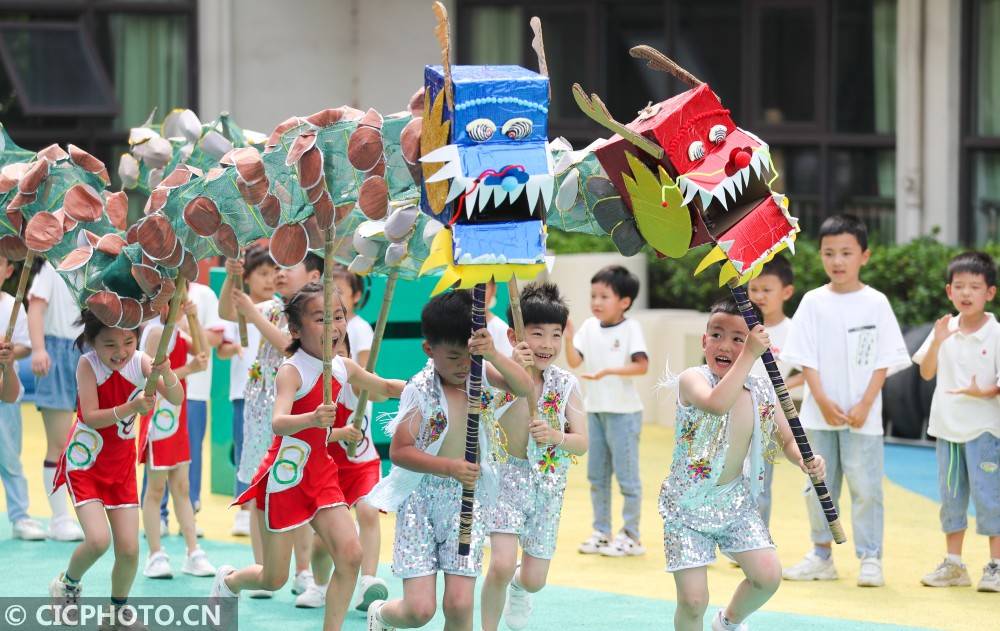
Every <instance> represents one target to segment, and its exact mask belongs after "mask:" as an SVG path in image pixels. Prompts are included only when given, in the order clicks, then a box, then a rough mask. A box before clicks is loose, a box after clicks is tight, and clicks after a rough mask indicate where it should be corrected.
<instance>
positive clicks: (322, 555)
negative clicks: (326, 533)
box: [312, 533, 333, 585]
mask: <svg viewBox="0 0 1000 631" xmlns="http://www.w3.org/2000/svg"><path fill="white" fill-rule="evenodd" d="M312 571H313V580H314V581H316V584H317V585H326V584H327V583H329V582H330V572H332V571H333V559H331V558H330V551H329V550H327V549H326V544H325V543H323V539H322V538H321V537H320V536H319V533H317V534H316V536H315V537H313V553H312Z"/></svg>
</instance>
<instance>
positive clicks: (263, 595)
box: [244, 589, 274, 600]
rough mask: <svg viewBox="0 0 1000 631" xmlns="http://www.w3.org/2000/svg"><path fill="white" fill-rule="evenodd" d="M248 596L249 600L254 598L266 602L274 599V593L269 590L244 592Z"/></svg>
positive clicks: (248, 590)
mask: <svg viewBox="0 0 1000 631" xmlns="http://www.w3.org/2000/svg"><path fill="white" fill-rule="evenodd" d="M244 591H245V592H246V594H247V598H253V599H254V600H266V599H268V598H274V592H272V591H271V590H269V589H247V590H244Z"/></svg>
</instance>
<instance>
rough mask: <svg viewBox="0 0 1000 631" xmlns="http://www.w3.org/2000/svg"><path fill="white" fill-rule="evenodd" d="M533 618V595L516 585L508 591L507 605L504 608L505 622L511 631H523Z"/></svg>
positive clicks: (512, 584) (511, 586)
mask: <svg viewBox="0 0 1000 631" xmlns="http://www.w3.org/2000/svg"><path fill="white" fill-rule="evenodd" d="M530 617H531V594H529V593H528V592H527V591H525V590H523V589H521V588H520V587H518V586H517V585H515V584H514V583H511V584H510V587H509V588H508V589H507V604H506V605H505V606H504V608H503V620H504V623H506V625H507V628H508V629H510V630H511V631H521V629H524V628H525V627H527V626H528V618H530Z"/></svg>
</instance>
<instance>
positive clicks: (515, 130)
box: [501, 118, 532, 140]
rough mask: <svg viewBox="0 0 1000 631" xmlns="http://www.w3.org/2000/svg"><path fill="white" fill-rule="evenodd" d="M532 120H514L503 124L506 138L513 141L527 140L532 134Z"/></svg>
mask: <svg viewBox="0 0 1000 631" xmlns="http://www.w3.org/2000/svg"><path fill="white" fill-rule="evenodd" d="M531 128H532V124H531V119H529V118H512V119H510V120H509V121H507V122H506V123H504V124H503V129H502V130H501V131H502V132H503V135H504V136H507V137H508V138H510V139H511V140H521V139H522V138H526V137H527V136H528V134H530V133H531Z"/></svg>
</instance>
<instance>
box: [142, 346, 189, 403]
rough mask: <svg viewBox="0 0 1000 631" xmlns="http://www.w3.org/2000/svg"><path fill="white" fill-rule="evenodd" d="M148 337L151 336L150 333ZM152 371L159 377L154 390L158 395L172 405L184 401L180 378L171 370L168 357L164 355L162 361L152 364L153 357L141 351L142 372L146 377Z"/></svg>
mask: <svg viewBox="0 0 1000 631" xmlns="http://www.w3.org/2000/svg"><path fill="white" fill-rule="evenodd" d="M150 337H153V334H152V333H151V334H150ZM157 339H159V336H157ZM154 371H155V372H158V374H159V378H158V379H157V380H156V391H157V392H159V393H160V396H162V397H163V398H164V399H166V400H167V401H170V402H171V403H173V404H174V405H182V404H183V403H184V386H182V385H181V378H180V377H178V376H177V373H175V372H174V371H173V370H171V368H170V358H169V357H164V358H163V363H161V364H158V365H156V366H154V365H153V357H152V356H151V355H149V354H147V353H143V354H142V374H143V375H145V377H146V378H147V379H148V378H149V376H150V375H152V374H153V372H154ZM167 384H170V385H167Z"/></svg>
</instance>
